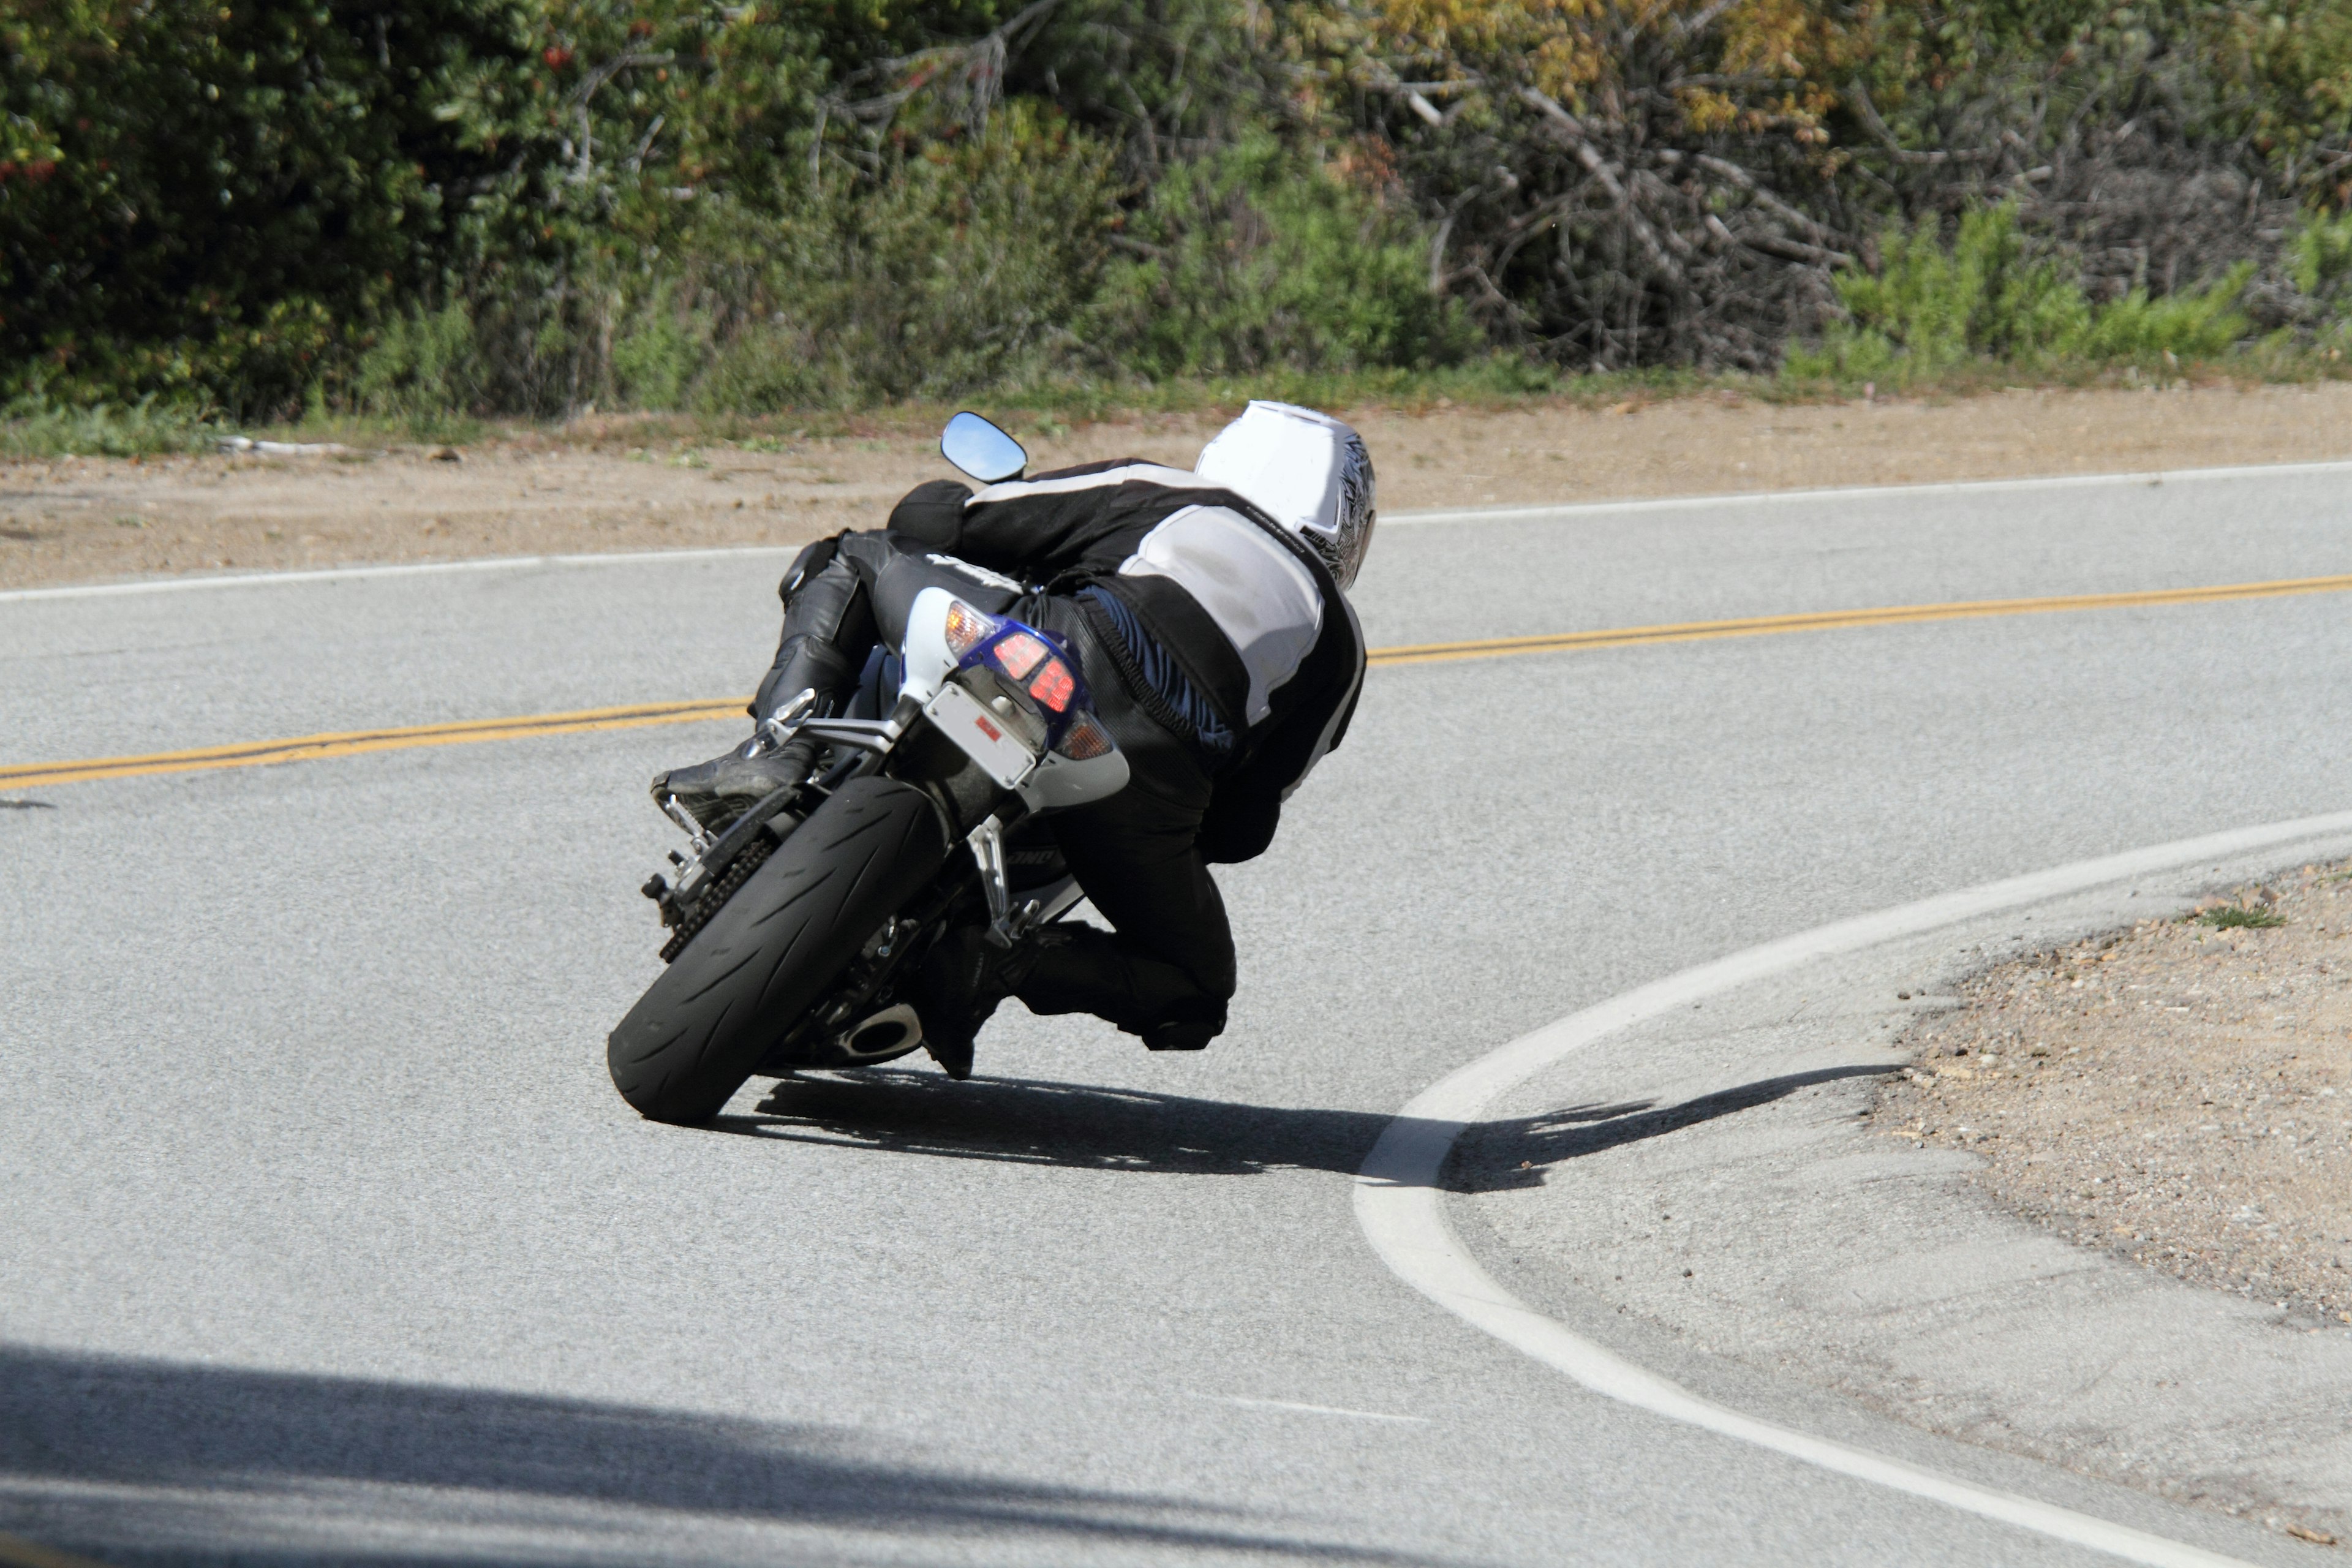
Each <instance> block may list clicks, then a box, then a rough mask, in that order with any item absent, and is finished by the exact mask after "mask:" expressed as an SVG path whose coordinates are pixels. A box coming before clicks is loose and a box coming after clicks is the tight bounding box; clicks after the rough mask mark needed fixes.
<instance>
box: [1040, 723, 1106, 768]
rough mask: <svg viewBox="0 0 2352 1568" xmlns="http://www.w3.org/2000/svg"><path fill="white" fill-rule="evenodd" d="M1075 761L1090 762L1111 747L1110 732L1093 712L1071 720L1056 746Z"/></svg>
mask: <svg viewBox="0 0 2352 1568" xmlns="http://www.w3.org/2000/svg"><path fill="white" fill-rule="evenodd" d="M1054 749H1055V751H1057V752H1061V753H1062V755H1064V756H1066V757H1067V758H1069V759H1070V761H1072V762H1074V763H1090V762H1092V761H1094V760H1095V759H1096V758H1097V757H1099V756H1102V755H1103V754H1104V753H1106V752H1108V751H1109V750H1110V749H1111V746H1110V734H1109V732H1108V731H1106V730H1105V729H1104V728H1103V727H1102V725H1101V724H1100V723H1099V722H1097V721H1096V719H1095V716H1094V715H1093V714H1091V713H1081V714H1079V715H1078V716H1077V717H1076V719H1074V720H1072V721H1070V727H1069V728H1068V729H1067V730H1066V731H1063V733H1062V743H1061V744H1060V745H1058V746H1056V747H1055V748H1054Z"/></svg>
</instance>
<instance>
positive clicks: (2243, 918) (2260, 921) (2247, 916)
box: [2195, 904, 2286, 931]
mask: <svg viewBox="0 0 2352 1568" xmlns="http://www.w3.org/2000/svg"><path fill="white" fill-rule="evenodd" d="M2195 919H2196V921H2197V923H2198V924H2199V925H2205V926H2211V927H2213V928H2214V929H2216V930H2217V931H2236V930H2242V929H2252V930H2255V931H2261V930H2264V929H2267V928H2269V927H2271V926H2283V925H2284V924H2286V917H2285V916H2284V915H2283V914H2281V913H2279V912H2278V911H2277V910H2273V909H2267V908H2261V909H2247V908H2244V907H2243V906H2242V905H2238V904H2221V905H2219V906H2217V907H2216V908H2213V909H2210V910H2206V911H2205V912H2204V913H2202V914H2200V915H2198V916H2196V917H2195Z"/></svg>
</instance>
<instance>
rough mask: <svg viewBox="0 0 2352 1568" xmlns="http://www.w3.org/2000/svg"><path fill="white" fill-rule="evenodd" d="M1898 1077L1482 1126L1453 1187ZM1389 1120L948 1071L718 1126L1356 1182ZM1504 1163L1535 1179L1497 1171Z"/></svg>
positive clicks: (1078, 1162) (853, 1086) (839, 1089)
mask: <svg viewBox="0 0 2352 1568" xmlns="http://www.w3.org/2000/svg"><path fill="white" fill-rule="evenodd" d="M1890 1070H1892V1069H1890V1068H1886V1067H1885V1066H1869V1067H1861V1066H1856V1067H1835V1068H1818V1069H1815V1070H1813V1071H1811V1072H1801V1073H1790V1074H1787V1075H1785V1076H1783V1077H1780V1078H1772V1079H1763V1080H1761V1081H1759V1082H1757V1083H1750V1084H1742V1085H1739V1086H1738V1088H1735V1089H1722V1090H1718V1091H1717V1092H1714V1093H1710V1094H1705V1095H1700V1096H1698V1097H1696V1098H1695V1099H1692V1100H1683V1101H1681V1102H1679V1103H1676V1104H1674V1105H1664V1106H1662V1105H1658V1104H1656V1103H1654V1101H1651V1100H1631V1101H1627V1102H1625V1103H1622V1104H1618V1105H1587V1106H1574V1107H1570V1109H1568V1110H1554V1111H1547V1112H1544V1113H1543V1114H1541V1115H1537V1116H1528V1117H1517V1118H1507V1119H1503V1120H1498V1121H1483V1122H1480V1123H1478V1124H1477V1125H1476V1126H1475V1127H1473V1128H1471V1129H1470V1130H1469V1131H1467V1132H1466V1133H1465V1137H1464V1140H1463V1142H1464V1143H1465V1145H1470V1144H1475V1147H1476V1148H1477V1149H1478V1150H1479V1151H1480V1152H1481V1157H1480V1158H1479V1159H1477V1160H1475V1161H1468V1162H1465V1161H1461V1160H1457V1161H1455V1162H1454V1165H1455V1168H1454V1169H1452V1170H1449V1172H1448V1173H1447V1177H1446V1183H1445V1184H1446V1186H1447V1187H1448V1188H1449V1189H1450V1190H1453V1191H1456V1192H1490V1191H1496V1190H1500V1189H1503V1188H1509V1187H1524V1186H1530V1185H1534V1184H1538V1183H1540V1182H1541V1181H1542V1179H1543V1173H1544V1169H1545V1167H1547V1166H1550V1165H1555V1164H1558V1163H1561V1162H1562V1161H1567V1160H1575V1159H1580V1158H1582V1157H1583V1156H1585V1155H1588V1154H1597V1153H1599V1152H1601V1151H1603V1150H1606V1149H1614V1148H1617V1147H1619V1146H1620V1145H1622V1144H1626V1143H1632V1142H1639V1141H1640V1140H1642V1139H1645V1138H1658V1137H1663V1136H1664V1135H1665V1134H1667V1133H1669V1132H1674V1131H1679V1130H1680V1129H1682V1128H1685V1127H1690V1126H1694V1125H1696V1124H1697V1123H1699V1122H1702V1121H1713V1120H1714V1119H1715V1118H1717V1117H1718V1116H1729V1115H1732V1114H1734V1113H1736V1112H1738V1111H1742V1110H1752V1109H1754V1108H1755V1107H1757V1106H1759V1105H1764V1104H1767V1103H1769V1101H1772V1100H1779V1099H1780V1098H1782V1097H1783V1096H1786V1095H1790V1094H1793V1093H1795V1092H1796V1091H1797V1090H1799V1089H1805V1088H1809V1087H1811V1086H1812V1085H1814V1084H1819V1083H1828V1082H1832V1081H1833V1080H1835V1079H1844V1078H1857V1077H1864V1076H1877V1075H1883V1074H1885V1073H1886V1072H1888V1071H1890ZM1391 1120H1392V1119H1391V1117H1388V1116H1386V1115H1382V1114H1381V1113H1378V1112H1374V1111H1362V1110H1316V1109H1311V1108H1284V1107H1272V1106H1261V1105H1241V1104H1235V1103H1233V1102H1231V1101H1226V1100H1196V1099H1191V1098H1187V1097H1185V1096H1182V1095H1173V1094H1156V1093H1152V1092H1150V1091H1149V1090H1144V1089H1101V1088H1096V1087H1093V1086H1090V1085H1087V1084H1076V1083H1055V1082H1050V1081H1045V1080H1041V1079H1012V1078H973V1079H968V1080H967V1081H965V1082H963V1083H956V1082H954V1081H952V1080H951V1079H948V1078H946V1077H945V1076H943V1075H941V1074H939V1073H933V1072H921V1071H907V1070H903V1069H896V1068H881V1069H867V1070H866V1071H865V1072H862V1073H855V1074H852V1073H844V1074H840V1075H838V1076H827V1077H822V1078H820V1077H806V1078H793V1079H782V1080H781V1081H780V1082H778V1083H777V1085H776V1086H775V1089H773V1091H772V1092H771V1093H770V1094H769V1096H768V1098H767V1099H765V1100H762V1101H761V1102H760V1104H759V1106H758V1107H757V1108H756V1111H755V1113H754V1114H752V1115H749V1116H722V1117H720V1118H719V1120H718V1121H717V1122H716V1123H714V1125H715V1126H716V1127H717V1128H718V1129H719V1131H725V1132H732V1133H736V1134H740V1135H743V1136H749V1137H758V1138H774V1139H782V1140H790V1141H792V1142H812V1143H824V1144H831V1145H834V1146H836V1147H851V1148H867V1149H879V1150H887V1151H889V1152H894V1153H903V1154H929V1155H934V1156H939V1157H942V1158H947V1159H958V1160H1005V1161H1013V1162H1018V1163H1029V1164H1041V1165H1061V1166H1069V1167H1075V1168H1078V1169H1084V1170H1131V1171H1152V1172H1164V1173H1176V1174H1184V1175H1230V1176H1246V1175H1255V1174H1257V1173H1261V1172H1265V1171H1276V1170H1307V1171H1330V1172H1333V1173H1338V1174H1341V1175H1350V1176H1352V1175H1354V1174H1355V1173H1356V1172H1357V1171H1358V1170H1359V1169H1360V1167H1361V1166H1362V1165H1363V1163H1364V1156H1365V1155H1366V1154H1368V1153H1370V1152H1371V1148H1372V1145H1373V1143H1374V1142H1377V1141H1378V1140H1379V1138H1380V1136H1381V1132H1382V1131H1384V1130H1385V1129H1386V1128H1387V1127H1388V1125H1389V1122H1390V1121H1391ZM1504 1152H1508V1153H1509V1155H1510V1157H1511V1159H1512V1160H1513V1161H1518V1160H1525V1161H1527V1162H1528V1168H1527V1169H1525V1170H1519V1169H1510V1170H1503V1169H1489V1168H1488V1167H1489V1166H1491V1165H1492V1164H1493V1163H1494V1162H1495V1161H1496V1160H1498V1159H1499V1158H1500V1157H1501V1155H1502V1154H1503V1153H1504Z"/></svg>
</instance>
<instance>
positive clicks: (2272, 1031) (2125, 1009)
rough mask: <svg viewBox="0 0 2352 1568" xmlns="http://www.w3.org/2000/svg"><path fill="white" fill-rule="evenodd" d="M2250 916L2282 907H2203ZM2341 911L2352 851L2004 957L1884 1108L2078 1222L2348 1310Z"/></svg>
mask: <svg viewBox="0 0 2352 1568" xmlns="http://www.w3.org/2000/svg"><path fill="white" fill-rule="evenodd" d="M2232 911H2235V912H2232ZM2249 917H2251V918H2253V919H2256V920H2263V921H2269V920H2277V921H2283V922H2284V923H2281V924H2278V925H2275V926H2270V927H2267V928H2264V927H2259V926H2240V927H2234V928H2232V927H2227V926H2223V927H2216V926H2214V925H2212V924H2210V923H2208V922H2210V921H2214V920H2217V919H2220V920H2242V919H2246V918H2249ZM2348 925H2352V863H2347V864H2345V865H2338V866H2334V867H2328V868H2305V869H2304V871H2303V872H2302V873H2301V874H2300V875H2299V876H2297V877H2294V878H2291V879H2282V880H2281V881H2279V882H2276V883H2273V885H2270V886H2267V887H2261V888H2249V889H2242V891H2241V892H2240V893H2239V894H2238V895H2237V896H2236V897H2234V898H2232V899H2231V900H2220V901H2215V902H2213V903H2212V905H2211V906H2210V908H2209V909H2208V910H2207V912H2206V913H2205V915H2204V916H2203V917H2201V918H2200V919H2195V920H2191V921H2144V922H2142V923H2141V924H2139V925H2137V926H2136V927H2134V928H2133V929H2131V930H2130V931H2123V932H2118V933H2115V934H2113V935H2110V936H2106V937H2102V938H2095V939H2091V940H2088V941H2085V942H2079V943H2076V944H2074V945H2073V946H2070V947H2067V948H2063V949H2061V950H2059V951H2058V952H2051V953H2044V954H2042V955H2039V956H2037V957H2035V958H2032V959H2029V960H2024V961H2021V962H2019V963H2011V964H2006V965H2003V966H2001V967H2000V968H1997V969H1994V970H1991V971H1990V972H1988V973H1984V974H1982V975H1980V976H1979V977H1978V978H1977V979H1975V980H1974V981H1972V982H1970V983H1969V984H1968V985H1967V986H1966V987H1965V988H1964V989H1963V991H1962V994H1961V1005H1960V1007H1959V1008H1958V1011H1956V1012H1949V1013H1945V1014H1942V1015H1940V1016H1936V1017H1934V1018H1933V1019H1932V1020H1930V1021H1927V1022H1926V1023H1923V1024H1922V1025H1920V1026H1918V1027H1916V1029H1914V1030H1913V1031H1912V1032H1911V1037H1910V1039H1911V1043H1912V1044H1914V1045H1915V1046H1916V1047H1917V1049H1918V1052H1919V1055H1918V1058H1917V1059H1916V1063H1915V1065H1914V1066H1913V1067H1912V1068H1909V1069H1908V1070H1907V1071H1906V1073H1905V1074H1904V1076H1903V1078H1902V1079H1896V1080H1890V1084H1889V1087H1888V1088H1887V1089H1885V1090H1884V1091H1883V1092H1882V1094H1881V1096H1880V1099H1879V1102H1878V1107H1877V1110H1876V1111H1875V1112H1874V1118H1875V1120H1876V1121H1877V1122H1878V1124H1879V1125H1880V1127H1881V1129H1882V1130H1883V1131H1885V1132H1887V1133H1888V1134H1889V1135H1891V1136H1894V1137H1898V1138H1908V1139H1911V1140H1913V1141H1915V1142H1924V1143H1930V1144H1937V1145H1941V1146H1945V1147H1949V1148H1958V1149H1966V1150H1968V1151H1969V1152H1971V1153H1973V1154H1976V1155H1978V1156H1979V1158H1980V1159H1981V1160H1982V1161H1983V1162H1984V1164H1983V1168H1982V1173H1981V1175H1980V1177H1979V1179H1980V1180H1981V1181H1982V1182H1983V1183H1984V1184H1985V1185H1986V1187H1987V1188H1988V1189H1989V1190H1990V1193H1991V1194H1992V1195H1993V1196H1994V1197H1995V1198H1996V1199H1997V1200H1999V1201H2000V1203H2001V1204H2003V1205H2006V1206H2007V1207H2009V1208H2010V1209H2011V1210H2012V1211H2014V1212H2016V1213H2018V1214H2020V1215H2024V1216H2025V1217H2027V1218H2029V1219H2032V1220H2033V1221H2035V1222H2036V1223H2038V1224H2040V1225H2042V1226H2046V1227H2047V1228H2049V1229H2051V1230H2053V1231H2055V1232H2056V1233H2058V1234H2060V1235H2062V1236H2063V1237H2067V1238H2069V1239H2071V1240H2074V1241H2075V1242H2078V1243H2081V1244H2083V1245H2085V1246H2092V1247H2105V1248H2109V1249H2111V1250H2113V1251H2115V1252H2116V1253H2118V1254H2120V1255H2122V1256H2124V1257H2127V1258H2130V1259H2132V1260H2133V1261H2135V1262H2137V1263H2139V1264H2142V1265H2144V1266H2146V1267H2147V1268H2154V1269H2161V1270H2163V1271H2165V1272H2167V1273H2170V1274H2174V1275H2177V1276H2179V1278H2181V1279H2186V1280H2189V1281H2191V1282H2192V1283H2196V1284H2200V1285H2206V1286H2210V1287H2213V1288H2216V1289H2223V1290H2229V1291H2231V1292H2234V1293H2235V1294H2237V1295H2239V1296H2242V1297H2245V1298H2248V1299H2250V1300H2257V1301H2261V1302H2263V1303H2264V1304H2274V1305H2279V1306H2284V1307H2287V1308H2289V1309H2290V1310H2293V1311H2294V1313H2295V1315H2296V1316H2298V1317H2303V1318H2306V1319H2309V1320H2315V1321H2326V1322H2345V1323H2352V930H2347V926H2348Z"/></svg>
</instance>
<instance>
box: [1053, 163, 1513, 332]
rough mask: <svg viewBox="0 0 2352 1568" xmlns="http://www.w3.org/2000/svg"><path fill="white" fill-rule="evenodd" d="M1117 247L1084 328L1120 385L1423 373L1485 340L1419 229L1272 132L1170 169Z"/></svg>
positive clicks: (1374, 194) (1377, 197) (1379, 198)
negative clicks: (1123, 252)
mask: <svg viewBox="0 0 2352 1568" xmlns="http://www.w3.org/2000/svg"><path fill="white" fill-rule="evenodd" d="M1122 240H1123V247H1124V248H1125V249H1127V250H1128V251H1129V253H1130V254H1129V255H1127V256H1125V257H1123V258H1120V259H1118V260H1116V261H1114V262H1113V263H1112V264H1111V266H1110V267H1109V268H1108V272H1107V275H1106V277H1105V279H1104V286H1103V290H1102V297H1101V298H1100V299H1099V300H1097V301H1096V303H1095V305H1094V308H1093V310H1091V311H1090V313H1089V316H1088V320H1087V327H1086V332H1087V338H1088V341H1089V343H1090V344H1091V346H1092V348H1093V350H1094V352H1095V354H1096V355H1097V358H1098V359H1099V360H1100V361H1101V362H1102V363H1104V364H1105V365H1106V366H1108V367H1109V368H1111V369H1113V370H1115V371H1127V372H1140V373H1142V374H1147V375H1153V376H1167V375H1176V374H1184V373H1188V372H1190V373H1204V372H1205V373H1210V374H1219V373H1245V372H1253V371H1262V370H1267V369H1273V368H1285V369H1290V370H1299V371H1349V370H1362V369H1368V368H1371V367H1375V366H1405V367H1412V368H1422V369H1426V368H1430V367H1433V366H1438V365H1445V364H1453V363H1459V362H1460V361H1461V360H1462V359H1464V358H1465V356H1467V355H1468V354H1470V353H1472V352H1473V351H1474V350H1475V348H1476V346H1477V345H1478V343H1479V341H1480V340H1479V336H1478V334H1477V332H1476V331H1475V329H1474V328H1473V327H1472V326H1471V325H1470V324H1469V321H1468V320H1467V319H1466V317H1465V314H1464V313H1463V311H1462V310H1461V308H1460V307H1459V306H1458V305H1456V304H1455V303H1454V302H1452V301H1450V300H1445V299H1444V298H1443V297H1442V296H1440V295H1439V294H1437V293H1436V292H1435V291H1433V289H1431V287H1430V283H1429V239H1428V235H1427V232H1426V231H1425V230H1424V229H1423V226H1421V225H1420V224H1418V223H1415V222H1413V221H1412V218H1411V217H1410V216H1406V215H1403V214H1401V213H1399V212H1398V211H1397V210H1396V209H1395V206H1394V205H1392V204H1391V202H1389V201H1386V200H1383V199H1382V196H1381V194H1380V193H1379V192H1377V191H1368V190H1366V189H1364V188H1362V187H1361V186H1360V185H1357V184H1349V183H1348V182H1347V181H1346V180H1345V179H1343V178H1342V177H1341V176H1340V175H1339V174H1337V173H1336V172H1335V171H1333V170H1332V169H1331V168H1329V167H1328V166H1326V165H1320V164H1317V163H1312V162H1308V161H1307V160H1305V159H1302V158H1300V157H1298V156H1297V155H1295V154H1292V153H1286V152H1285V151H1284V150H1283V149H1282V148H1281V147H1280V146H1278V145H1277V144H1276V142H1275V141H1274V139H1273V138H1272V137H1271V136H1268V135H1265V134H1263V133H1261V134H1258V135H1255V136H1252V137H1250V138H1249V139H1247V140H1245V141H1244V142H1242V143H1241V144H1240V145H1238V146H1236V147H1234V148H1233V149H1231V150H1230V151H1228V152H1226V153H1222V154H1219V155H1217V156H1215V157H1212V158H1207V159H1203V160H1201V161H1199V162H1196V163H1190V164H1183V165H1179V166H1177V167H1174V168H1172V169H1171V170H1170V171H1169V172H1168V173H1167V174H1165V175H1163V176H1162V177H1161V178H1160V181H1159V182H1158V184H1155V185H1154V186H1153V188H1152V190H1151V192H1150V196H1149V198H1148V200H1147V201H1146V202H1145V203H1144V205H1143V207H1142V209H1141V210H1140V211H1139V212H1138V213H1137V214H1136V215H1135V216H1134V217H1133V218H1132V220H1131V221H1130V222H1129V224H1128V226H1127V231H1126V233H1125V235H1123V236H1122Z"/></svg>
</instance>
